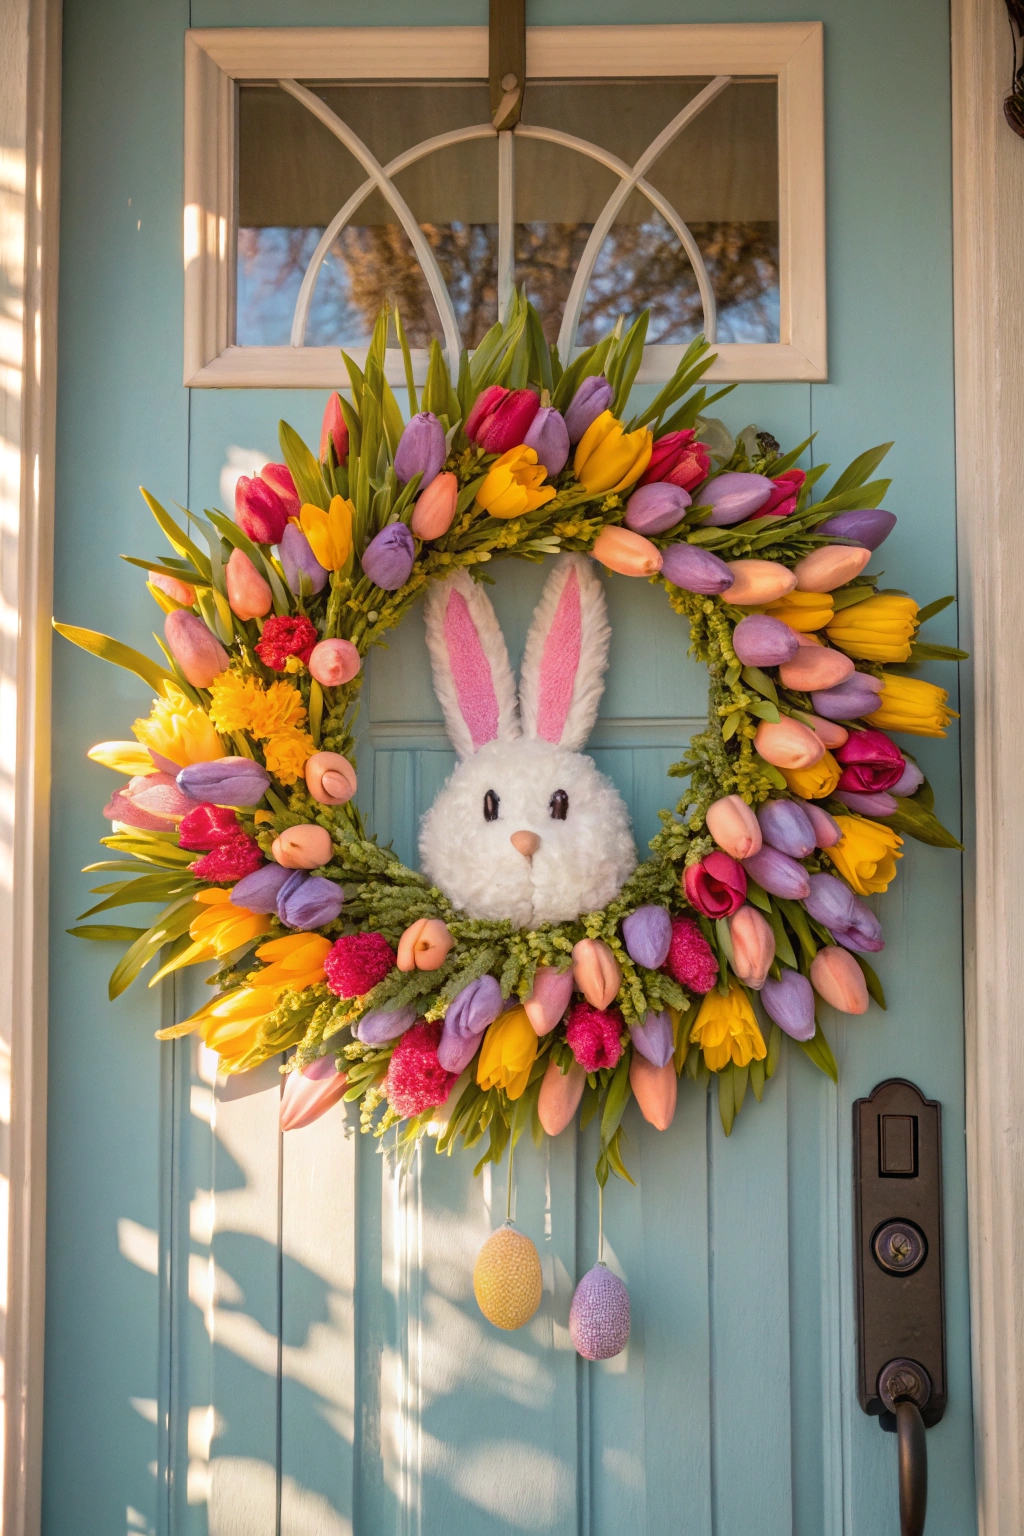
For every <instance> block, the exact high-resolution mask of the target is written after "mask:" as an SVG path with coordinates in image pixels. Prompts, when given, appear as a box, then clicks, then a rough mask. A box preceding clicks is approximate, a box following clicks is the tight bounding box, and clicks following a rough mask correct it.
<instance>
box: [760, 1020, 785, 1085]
mask: <svg viewBox="0 0 1024 1536" xmlns="http://www.w3.org/2000/svg"><path fill="white" fill-rule="evenodd" d="M767 1043H768V1054H767V1056H766V1057H765V1059H764V1075H765V1077H766V1078H768V1077H774V1076H775V1069H776V1067H777V1066H778V1064H779V1057H780V1056H781V1055H782V1030H781V1029H780V1028H779V1026H778V1025H777V1024H776V1023H774V1021H773V1023H772V1027H771V1029H770V1030H769V1031H768V1042H767Z"/></svg>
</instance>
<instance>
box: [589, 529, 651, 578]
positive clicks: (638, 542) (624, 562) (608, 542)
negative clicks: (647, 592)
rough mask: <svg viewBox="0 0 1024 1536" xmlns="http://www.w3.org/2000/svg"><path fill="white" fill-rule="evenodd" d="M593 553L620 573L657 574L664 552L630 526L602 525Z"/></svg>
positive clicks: (623, 574) (611, 569) (622, 574)
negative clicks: (631, 529)
mask: <svg viewBox="0 0 1024 1536" xmlns="http://www.w3.org/2000/svg"><path fill="white" fill-rule="evenodd" d="M590 553H591V554H592V555H593V557H594V559H595V560H599V561H600V562H601V564H602V565H605V566H607V567H608V569H609V570H610V571H618V573H619V575H620V576H656V575H657V573H658V572H659V571H660V570H661V551H660V550H659V549H657V548H656V547H655V546H654V545H653V544H652V543H651V541H650V539H645V538H644V537H643V536H642V535H641V534H639V533H632V532H630V530H629V529H628V528H602V529H601V532H600V533H599V534H598V536H597V538H596V539H595V540H594V547H593V549H592V550H591V551H590Z"/></svg>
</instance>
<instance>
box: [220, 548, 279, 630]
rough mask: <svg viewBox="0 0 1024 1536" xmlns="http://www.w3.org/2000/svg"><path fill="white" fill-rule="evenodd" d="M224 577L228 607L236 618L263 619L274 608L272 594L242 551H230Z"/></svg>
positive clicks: (267, 584)
mask: <svg viewBox="0 0 1024 1536" xmlns="http://www.w3.org/2000/svg"><path fill="white" fill-rule="evenodd" d="M224 576H225V579H226V581H227V588H228V605H229V607H230V609H231V612H232V613H233V614H234V615H235V617H236V618H239V619H243V620H245V619H263V618H265V617H266V616H267V614H268V613H269V612H270V610H271V608H273V606H274V594H273V593H272V592H271V590H270V586H269V583H268V582H266V581H264V579H263V577H262V576H261V575H260V573H259V571H258V570H257V569H256V567H255V566H254V565H253V563H252V561H251V560H250V559H249V556H248V555H247V554H246V553H245V551H244V550H241V549H233V550H232V551H231V553H230V555H229V556H228V563H227V566H226V568H225V571H224Z"/></svg>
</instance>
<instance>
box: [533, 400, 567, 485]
mask: <svg viewBox="0 0 1024 1536" xmlns="http://www.w3.org/2000/svg"><path fill="white" fill-rule="evenodd" d="M523 442H524V443H525V444H526V446H527V448H532V449H533V450H534V452H535V453H536V455H537V463H538V464H543V466H544V468H545V469H546V470H547V472H548V474H549V475H551V476H554V475H557V474H558V472H559V470H561V469H564V468H565V465H566V461H567V459H568V457H569V433H568V430H567V428H566V425H565V419H564V417H563V416H562V413H561V411H556V410H555V408H554V406H553V405H542V406H541V408H540V410H539V411H538V412H537V414H536V416H535V417H534V418H533V420H532V421H531V423H530V430H529V431H528V432H527V434H526V436H525V437H524V438H523Z"/></svg>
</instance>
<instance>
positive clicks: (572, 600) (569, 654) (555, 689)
mask: <svg viewBox="0 0 1024 1536" xmlns="http://www.w3.org/2000/svg"><path fill="white" fill-rule="evenodd" d="M582 643H583V619H582V614H581V612H580V583H579V578H578V577H577V575H576V572H575V571H570V572H569V576H568V578H567V580H566V583H565V586H564V587H563V588H562V595H561V597H560V598H559V599H558V607H557V609H556V610H555V617H554V619H553V620H552V621H551V628H550V629H549V630H548V635H547V639H546V640H545V641H544V655H543V656H542V657H541V663H540V697H539V699H538V701H537V735H538V736H540V737H541V739H542V740H544V741H554V742H558V741H561V739H562V732H563V731H564V730H565V722H566V720H567V719H568V718H569V707H570V705H571V704H572V691H573V688H574V687H575V686H576V674H577V672H578V671H579V666H580V648H581V646H582Z"/></svg>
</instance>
